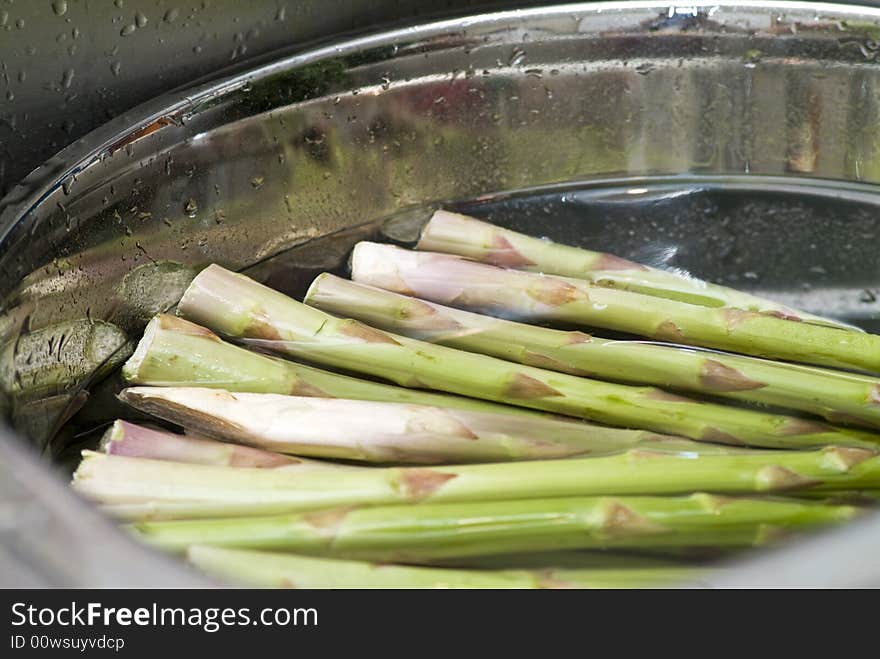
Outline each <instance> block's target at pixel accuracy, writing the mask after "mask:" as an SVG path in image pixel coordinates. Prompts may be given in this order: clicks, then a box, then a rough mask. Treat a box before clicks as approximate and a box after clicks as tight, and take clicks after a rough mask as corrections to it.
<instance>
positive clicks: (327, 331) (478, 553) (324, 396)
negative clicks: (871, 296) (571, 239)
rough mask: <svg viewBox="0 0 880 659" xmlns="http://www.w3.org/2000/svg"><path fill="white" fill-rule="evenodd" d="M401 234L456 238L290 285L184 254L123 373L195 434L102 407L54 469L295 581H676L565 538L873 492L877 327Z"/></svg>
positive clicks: (794, 516)
mask: <svg viewBox="0 0 880 659" xmlns="http://www.w3.org/2000/svg"><path fill="white" fill-rule="evenodd" d="M418 248H419V249H426V250H433V252H449V253H450V254H440V253H432V252H411V251H408V250H404V249H401V248H397V247H391V246H387V245H377V244H373V243H361V244H359V245H358V246H357V247H356V249H355V252H354V255H353V259H352V276H353V279H354V280H356V281H346V280H343V279H341V278H339V277H335V276H332V275H329V274H325V275H322V276H319V277H318V278H317V279H316V280H315V282H314V283H313V285H312V287H311V288H310V289H309V291H308V293H307V294H306V296H305V300H304V302H305V304H303V303H300V302H297V301H295V300H293V299H291V298H289V297H287V296H285V295H283V294H281V293H279V292H277V291H273V290H271V289H269V288H266V287H265V286H262V285H260V284H258V283H257V282H255V281H252V280H250V279H248V278H246V277H243V276H242V275H238V274H235V273H232V272H229V271H226V270H224V269H223V268H221V267H219V266H216V265H213V266H209V267H208V268H206V269H205V270H203V271H202V272H201V273H200V274H199V275H198V276H196V277H195V279H194V280H193V281H192V283H191V285H190V286H189V288H187V290H186V292H185V293H184V295H183V298H182V299H181V301H180V304H179V305H178V314H179V315H181V316H183V318H176V317H174V316H170V315H160V316H157V317H156V318H154V319H153V320H152V321H151V322H150V323H149V325H148V326H147V329H146V331H145V333H144V336H143V338H142V339H141V341H140V343H139V344H138V346H137V348H136V350H135V352H134V354H133V355H132V357H131V358H130V359H129V360H128V362H127V363H126V364H125V366H124V368H123V375H124V377H125V379H126V380H127V381H128V382H129V383H130V384H132V385H138V386H132V387H130V388H127V389H124V390H123V391H122V392H121V394H120V399H121V400H122V401H124V402H125V403H126V404H128V405H130V406H133V407H135V408H136V409H138V410H139V411H140V412H146V413H148V414H150V415H153V416H155V417H158V418H159V419H162V420H163V421H165V422H171V423H174V424H177V425H178V426H181V427H183V428H184V429H185V430H186V432H187V434H186V435H180V434H176V433H172V432H168V431H164V430H155V429H151V428H144V427H140V426H135V425H133V424H130V423H127V422H122V421H118V422H116V423H115V424H114V425H113V427H112V428H111V429H110V430H108V432H107V434H106V436H105V438H104V441H103V442H102V444H101V447H100V448H101V452H90V451H86V452H84V457H83V460H82V462H81V463H80V465H79V468H78V469H77V471H76V473H75V475H74V480H73V487H74V488H75V489H76V490H77V491H79V492H81V493H82V494H84V495H85V496H87V497H89V498H91V499H93V500H95V501H96V502H98V503H99V504H100V506H101V507H102V508H103V509H104V510H106V511H107V512H108V513H109V514H111V515H114V516H116V517H118V518H119V519H120V520H121V521H123V522H126V523H127V528H128V529H129V530H130V531H131V532H132V533H134V534H135V536H136V537H139V538H141V539H142V540H144V541H146V542H148V543H151V544H153V545H155V546H157V547H161V548H163V549H166V550H169V551H174V552H183V553H186V555H187V556H188V558H189V560H190V561H191V562H192V563H193V564H194V565H196V566H198V567H200V568H202V569H204V570H206V571H208V572H210V573H211V574H214V575H216V576H218V577H220V578H223V579H229V580H233V581H240V582H244V583H250V584H255V585H274V586H278V585H281V586H284V585H295V586H301V587H302V586H305V587H349V586H360V587H384V586H397V587H515V588H543V587H612V586H622V587H632V586H640V585H658V584H660V585H665V584H670V583H673V581H672V580H691V581H693V580H695V579H697V580H698V578H699V576H700V574H701V572H699V571H698V570H695V569H694V567H693V566H691V565H690V564H689V563H683V564H682V563H676V562H670V561H669V560H668V559H663V561H661V563H660V564H659V565H658V564H656V563H651V562H650V561H648V559H646V558H644V556H641V557H637V558H635V559H633V560H634V561H635V562H634V563H633V564H631V565H630V564H627V566H626V568H625V569H624V568H623V567H621V566H620V565H610V566H609V565H606V564H604V563H603V561H604V560H606V559H601V560H599V559H597V558H596V556H597V555H598V554H595V553H593V554H590V553H589V552H587V553H586V554H580V553H579V554H578V557H579V558H577V559H576V560H577V563H576V564H575V565H571V564H568V563H567V562H566V561H565V560H563V559H562V558H560V556H561V554H560V552H559V550H571V549H576V550H578V551H579V552H580V550H583V549H589V550H601V552H602V554H601V555H603V556H607V555H608V552H618V551H620V550H635V551H638V552H674V553H680V552H683V551H690V550H692V549H693V548H708V549H711V550H712V551H722V552H725V551H733V550H735V549H738V548H743V547H752V546H759V545H763V544H765V543H767V542H770V541H773V540H775V539H777V538H779V537H781V536H785V535H788V534H790V533H799V532H803V531H808V530H810V529H814V528H817V527H820V526H825V525H829V524H837V523H841V522H844V521H846V520H849V519H851V518H853V517H854V516H856V515H858V514H859V513H860V512H861V510H862V506H864V505H865V503H866V502H872V501H874V500H876V499H877V498H878V496H877V494H876V493H877V492H880V455H878V449H880V434H877V433H875V432H872V431H871V430H869V429H870V428H874V429H876V428H880V379H878V378H875V377H871V376H869V375H861V374H855V373H851V372H844V371H840V370H835V369H838V368H846V369H855V370H861V371H878V370H880V337H877V336H873V335H870V334H866V333H863V332H860V331H857V330H856V329H855V328H852V327H849V326H847V325H845V324H844V323H839V322H837V321H834V320H829V319H824V318H820V317H818V316H813V315H810V314H806V313H804V312H800V311H797V310H793V309H790V308H787V307H785V306H783V305H778V304H775V303H773V302H771V301H768V300H764V299H762V298H758V297H755V296H752V295H747V294H744V293H741V292H739V291H734V290H732V289H729V288H725V287H721V286H716V285H713V284H707V283H705V282H701V281H699V280H695V279H687V278H682V277H680V276H678V275H676V274H673V273H666V272H664V271H661V270H656V269H652V268H647V267H645V266H641V265H639V264H635V263H632V262H629V261H625V260H623V259H620V258H618V257H615V256H612V255H608V254H602V253H596V252H588V251H586V250H580V249H576V248H571V247H567V246H563V245H555V244H552V243H548V242H546V241H542V240H537V239H534V238H530V237H528V236H523V235H522V234H517V233H515V232H510V231H507V230H504V229H501V228H498V227H493V226H492V225H489V224H487V223H484V222H480V221H478V220H474V219H472V218H466V217H464V216H456V215H454V214H449V213H445V212H438V213H437V214H435V216H434V217H433V218H432V219H431V221H430V222H429V223H428V225H427V226H426V228H425V230H424V232H423V235H422V239H421V241H420V243H419V245H418ZM462 257H468V259H465V258H462ZM469 259H475V260H469ZM477 261H483V263H479V262H477ZM499 266H505V267H499ZM508 268H517V269H508ZM529 271H531V272H529ZM419 298H421V299H419ZM443 305H451V307H450V306H443ZM452 307H461V308H452ZM474 311H482V312H488V313H492V314H495V315H498V316H502V318H492V317H488V316H483V315H480V314H479V313H475V312H474ZM331 314H333V315H331ZM184 318H185V319H186V320H184ZM507 318H518V319H520V320H525V321H541V322H546V321H558V322H563V323H575V324H580V325H590V326H597V327H607V328H610V329H613V330H618V331H626V332H630V333H633V334H639V335H642V336H648V337H652V338H662V339H667V340H672V341H674V342H675V343H692V344H694V345H695V346H698V347H699V348H686V347H683V346H680V345H664V344H659V343H650V342H643V341H613V340H609V339H601V338H598V337H594V336H590V335H588V334H585V333H583V332H578V331H566V330H561V329H550V328H547V327H540V326H536V325H529V324H524V323H522V322H514V321H512V320H507ZM196 323H199V324H196ZM365 323H369V324H365ZM215 332H217V334H215ZM391 332H394V333H391ZM218 334H219V335H220V336H218ZM221 336H222V337H225V338H227V339H232V340H235V341H238V342H240V343H241V344H242V345H241V346H236V345H233V344H231V343H228V342H226V341H224V340H223V339H222V338H221ZM705 348H713V349H718V348H720V349H724V350H730V351H732V353H724V352H717V351H715V350H706V349H705ZM256 350H259V351H262V352H257V351H256ZM265 351H270V352H274V353H276V354H278V355H280V357H273V356H268V355H267V354H265ZM733 353H740V354H733ZM759 357H773V358H775V359H779V360H786V361H784V362H783V361H771V360H768V359H763V358H759ZM290 358H295V359H303V360H305V361H308V362H310V363H314V364H319V365H321V366H324V367H330V368H332V369H338V370H341V371H343V372H350V373H355V374H359V375H361V376H364V375H365V376H369V377H371V378H380V379H382V380H386V381H390V382H393V383H394V384H386V383H384V382H380V381H373V380H363V379H359V378H357V377H352V376H350V375H344V374H342V373H340V372H336V371H335V370H333V371H326V370H321V369H319V368H315V367H313V366H306V365H303V364H299V363H296V362H294V361H289V359H290ZM792 361H793V362H802V363H803V364H811V366H806V365H801V364H792V363H787V362H792ZM813 365H820V366H822V368H819V367H817V366H813ZM829 367H830V368H829ZM622 383H627V384H622ZM647 385H649V386H647ZM667 389H672V390H676V391H690V392H693V393H695V394H698V395H699V396H700V398H685V397H683V396H681V395H680V394H679V393H672V392H671V391H667ZM711 399H716V400H717V402H710V401H711ZM725 399H733V400H734V401H735V402H736V404H735V405H731V404H730V400H725ZM754 404H758V405H762V406H766V405H769V406H772V407H774V408H779V411H770V410H767V409H757V408H756V407H754V406H752V407H749V405H754ZM786 410H790V411H794V412H796V413H798V414H800V415H801V416H793V415H791V414H786V413H785V411H786ZM554 413H555V414H554ZM558 414H561V415H564V416H556V415H558ZM810 415H812V416H813V417H816V416H819V417H824V419H825V420H826V421H830V422H832V423H840V424H844V425H841V426H838V425H831V424H829V423H827V422H826V421H820V420H817V419H815V418H811V417H810ZM585 420H588V421H590V423H588V422H587V421H585ZM596 422H598V423H601V424H606V425H596ZM852 425H858V426H862V427H863V428H862V429H858V428H853V427H847V426H852ZM731 444H734V445H737V446H736V447H732V446H730V445H731ZM747 447H765V448H774V449H800V450H794V451H793V450H788V451H779V450H761V449H760V448H747ZM302 456H309V457H302ZM310 458H320V459H317V460H316V459H310ZM339 460H344V461H347V462H345V463H340V462H338V461H339ZM351 461H355V462H357V463H358V464H357V465H353V464H351ZM469 462H471V463H487V464H465V463H469ZM428 464H430V465H432V466H430V467H429V466H419V465H428ZM408 465H413V466H408ZM781 495H785V496H781ZM276 552H284V553H276ZM522 552H528V556H529V557H532V558H531V559H528V560H527V559H524V558H523V555H522ZM501 555H510V558H509V559H507V561H502V562H501V563H499V562H498V559H496V558H495V557H497V556H501ZM611 555H612V556H615V555H616V554H611ZM581 556H583V557H585V558H583V561H584V562H583V563H581V562H580V561H581V560H582V559H581V558H580V557H581ZM535 557H544V558H535ZM654 560H656V559H654ZM375 561H379V562H381V563H382V564H383V565H381V566H378V565H376V564H375V563H374V562H375ZM646 561H647V562H646ZM387 563H395V564H396V565H386V564H387ZM536 567H540V569H536Z"/></svg>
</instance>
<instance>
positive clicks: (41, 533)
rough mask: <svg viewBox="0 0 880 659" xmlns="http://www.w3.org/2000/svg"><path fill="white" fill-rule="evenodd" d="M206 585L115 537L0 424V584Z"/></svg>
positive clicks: (116, 534)
mask: <svg viewBox="0 0 880 659" xmlns="http://www.w3.org/2000/svg"><path fill="white" fill-rule="evenodd" d="M71 520H76V522H75V523H73V522H71ZM86 559H87V560H86ZM71 566H73V567H71ZM212 585H214V584H213V583H212V582H211V581H209V580H208V579H207V578H206V577H204V576H202V575H201V574H198V573H196V572H195V571H194V570H190V569H189V568H187V567H186V566H185V565H184V564H182V563H181V562H180V561H176V560H174V559H172V558H171V557H170V556H166V555H164V554H160V553H158V552H155V551H152V550H150V549H148V548H147V547H146V546H144V545H143V544H141V543H139V542H137V541H135V540H134V538H132V537H130V536H128V535H126V534H125V533H120V532H119V530H118V529H116V528H115V527H114V526H112V525H111V524H110V522H109V520H108V519H107V518H106V517H104V515H102V514H100V513H99V512H98V511H97V510H96V509H95V508H94V507H93V506H91V505H89V504H88V503H87V502H86V501H84V500H83V499H81V498H80V497H78V496H76V495H75V494H74V493H73V492H72V491H71V490H70V488H69V487H68V485H67V483H66V482H65V481H64V480H63V479H62V478H61V477H60V474H58V473H56V472H55V471H54V470H48V469H46V467H45V465H44V464H42V463H40V461H39V460H38V459H37V456H36V454H35V453H33V451H31V450H29V449H28V448H27V447H26V446H25V445H24V444H22V443H21V442H20V441H19V440H18V439H17V438H16V437H14V436H13V435H12V432H11V430H10V429H9V428H8V427H6V426H5V425H4V426H2V427H0V587H2V588H57V587H67V588H110V587H117V588H118V587H119V586H130V587H138V588H161V587H168V586H174V587H178V588H186V587H209V586H212Z"/></svg>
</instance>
